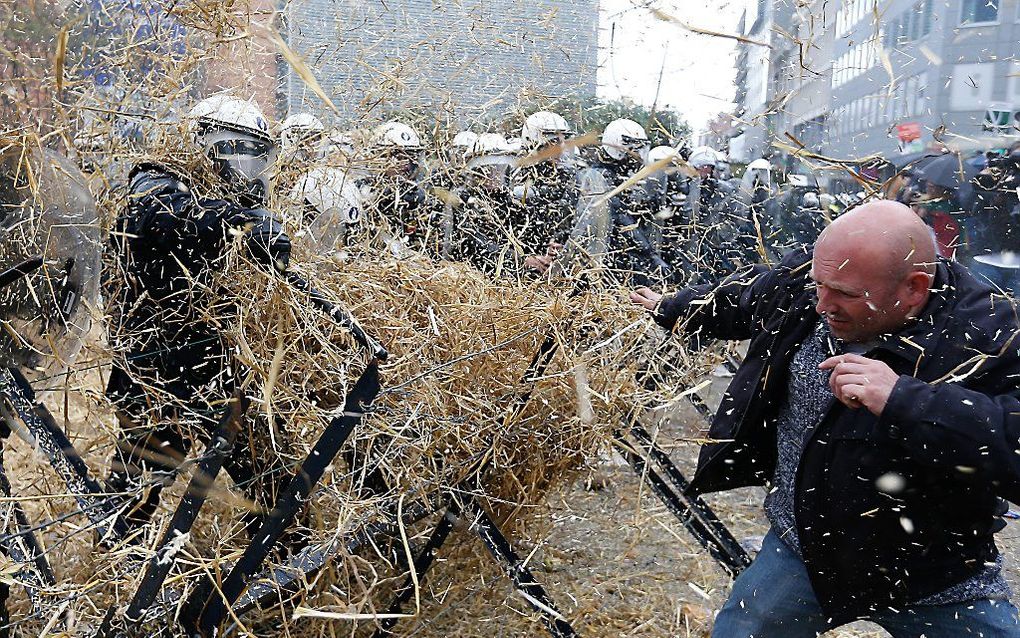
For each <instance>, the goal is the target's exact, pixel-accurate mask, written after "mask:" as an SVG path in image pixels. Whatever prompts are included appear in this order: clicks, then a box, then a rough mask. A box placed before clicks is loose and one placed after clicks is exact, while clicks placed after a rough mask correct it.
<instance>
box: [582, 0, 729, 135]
mask: <svg viewBox="0 0 1020 638" xmlns="http://www.w3.org/2000/svg"><path fill="white" fill-rule="evenodd" d="M643 4H647V3H646V2H641V1H638V2H635V1H633V0H601V3H600V5H601V13H602V16H601V28H600V34H599V72H598V82H599V95H600V96H602V97H606V98H617V97H629V98H631V99H632V100H634V101H635V102H638V103H641V104H645V105H651V104H652V103H653V102H654V101H655V95H656V87H657V86H658V84H659V81H658V80H659V71H660V69H664V71H663V74H662V84H661V87H660V88H659V97H658V104H659V105H660V106H666V105H668V106H669V107H671V108H673V109H674V110H677V111H679V112H680V113H681V114H682V115H683V116H684V117H685V118H686V119H687V122H688V123H689V124H690V125H691V128H692V129H693V131H694V132H695V133H697V132H698V131H700V130H701V129H702V128H703V127H704V125H705V123H706V122H707V121H708V120H709V119H711V118H712V117H713V116H715V114H716V113H718V112H720V111H729V110H731V109H732V108H733V96H734V90H735V88H736V87H735V85H734V77H735V75H736V69H735V68H734V61H735V58H736V42H735V41H734V40H730V39H725V38H718V37H712V36H706V35H699V34H696V33H691V32H690V31H687V30H685V29H683V28H682V27H680V26H678V25H676V24H673V23H669V22H664V21H662V20H660V19H658V18H656V17H655V16H654V15H653V14H652V13H651V12H649V11H648V10H647V9H643V8H640V7H641V5H643ZM744 5H745V2H744V0H659V1H658V2H655V6H656V7H658V8H659V9H660V10H662V11H664V12H666V13H668V14H669V15H672V16H676V17H677V18H679V19H680V20H683V21H684V22H686V23H688V24H690V25H692V26H696V27H701V28H705V29H710V30H713V31H723V32H726V33H735V32H736V30H737V23H738V21H739V20H740V14H741V12H742V11H743V9H744ZM614 26H615V29H614ZM664 61H665V67H663V62H664Z"/></svg>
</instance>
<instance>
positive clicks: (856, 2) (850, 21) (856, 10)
mask: <svg viewBox="0 0 1020 638" xmlns="http://www.w3.org/2000/svg"><path fill="white" fill-rule="evenodd" d="M874 9H875V0H849V2H847V1H844V2H843V5H842V6H841V7H840V8H839V11H837V12H836V37H837V38H842V37H843V36H845V35H846V34H847V33H850V30H851V29H853V28H854V25H856V24H857V23H858V22H860V21H861V20H863V19H864V16H866V15H867V14H868V13H869V12H871V11H874Z"/></svg>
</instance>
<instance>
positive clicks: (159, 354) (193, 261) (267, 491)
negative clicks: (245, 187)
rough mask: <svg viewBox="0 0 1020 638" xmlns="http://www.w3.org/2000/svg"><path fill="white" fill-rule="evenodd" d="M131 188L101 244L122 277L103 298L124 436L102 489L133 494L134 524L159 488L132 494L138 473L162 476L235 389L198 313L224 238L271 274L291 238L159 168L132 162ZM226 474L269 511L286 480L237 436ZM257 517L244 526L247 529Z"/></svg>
mask: <svg viewBox="0 0 1020 638" xmlns="http://www.w3.org/2000/svg"><path fill="white" fill-rule="evenodd" d="M129 181H130V187H129V195H128V205H127V208H126V210H125V211H124V213H123V214H122V215H121V216H120V217H119V218H118V219H117V221H116V229H115V232H114V233H112V239H111V241H112V246H111V248H112V251H113V253H114V255H115V258H116V263H117V266H118V267H119V269H120V271H121V273H122V275H123V277H122V278H120V279H121V280H122V281H121V285H120V287H119V288H117V289H114V290H111V291H110V293H111V297H112V298H111V301H112V302H114V312H113V313H112V314H113V316H114V324H113V333H114V334H113V335H112V340H113V345H114V347H115V348H116V349H117V350H118V351H122V352H124V353H125V355H126V356H125V357H124V360H123V363H117V364H115V365H114V367H113V370H112V371H111V373H110V379H109V384H108V386H107V395H108V396H109V397H110V399H111V400H112V401H113V402H114V404H115V405H116V408H117V416H118V420H119V422H120V426H121V429H122V436H121V441H120V443H119V451H118V454H117V457H116V458H115V459H114V460H113V466H112V470H111V474H110V478H109V483H110V488H111V490H112V491H117V492H127V493H129V494H131V497H132V500H133V507H132V508H131V510H130V512H129V513H128V515H127V517H126V518H127V521H128V523H129V524H132V525H141V524H144V523H145V522H147V520H148V519H149V518H150V517H151V515H152V513H153V512H154V511H155V508H156V506H157V504H158V501H159V493H160V491H161V489H162V487H163V485H162V484H156V485H153V486H152V487H151V488H150V489H149V490H148V494H147V495H145V494H140V493H138V490H139V487H140V486H139V482H140V478H141V474H142V471H143V470H146V469H148V470H150V471H152V472H153V473H154V474H155V475H156V476H159V475H162V476H164V477H165V478H166V479H167V481H168V482H169V481H171V480H172V479H173V475H174V471H175V469H176V468H177V467H178V465H179V464H180V462H181V460H182V459H183V458H184V456H185V455H186V454H187V452H188V450H189V449H190V447H191V445H192V441H193V440H194V439H195V438H198V439H204V438H207V437H208V434H209V433H210V431H211V430H212V429H213V428H214V427H215V425H216V423H217V421H218V419H219V417H220V416H221V415H222V413H223V402H224V401H225V400H226V399H229V398H230V397H231V395H232V394H233V392H234V386H235V383H234V373H233V365H232V360H231V357H230V354H229V352H228V350H227V346H226V344H225V343H224V341H223V339H222V337H221V336H220V333H219V330H217V328H216V327H215V326H214V325H213V324H212V323H210V322H209V321H208V320H207V319H205V318H204V317H205V314H204V313H205V310H207V308H208V306H209V299H210V294H209V290H210V287H211V286H212V285H213V276H214V274H215V273H216V271H217V270H218V269H219V268H220V267H221V266H222V262H223V260H224V255H225V252H226V249H227V247H228V240H229V237H230V234H231V232H232V231H233V232H238V231H241V230H242V229H248V230H247V233H248V235H247V238H246V245H247V247H248V249H249V252H250V254H251V256H252V257H253V258H255V259H256V260H257V261H261V262H263V263H266V264H273V265H274V266H276V267H278V268H280V269H282V268H283V267H285V266H286V263H287V261H288V260H289V255H290V240H289V239H288V238H287V235H286V234H284V233H283V231H282V228H281V227H280V224H279V222H277V221H276V220H275V219H274V218H273V217H272V215H270V214H269V213H268V212H267V211H265V210H263V209H252V208H246V207H242V206H240V205H238V204H237V203H234V202H231V201H227V200H221V199H203V198H199V197H197V196H196V195H195V194H194V193H193V192H192V191H191V189H190V188H189V186H188V184H187V183H186V182H185V181H184V180H183V179H181V178H179V177H178V176H176V175H174V174H172V173H171V172H170V171H168V170H166V169H165V168H162V167H160V166H157V165H153V164H145V165H141V166H138V167H136V168H135V169H134V170H133V171H132V172H131V175H130V178H129ZM111 281H112V280H111ZM225 468H226V470H227V472H228V473H229V474H230V476H231V477H232V478H233V479H234V481H235V482H236V483H237V484H238V485H239V486H243V488H244V490H245V491H246V493H247V494H248V495H249V496H250V497H251V498H252V499H253V500H255V501H256V502H261V503H263V504H267V505H268V504H271V503H272V501H273V500H274V497H273V492H274V485H273V484H272V483H273V480H274V479H279V478H280V477H281V476H286V473H285V472H283V471H282V470H283V469H284V468H283V466H282V464H281V462H280V461H279V460H278V459H277V458H276V456H275V455H267V454H265V450H264V449H255V446H254V445H252V444H251V441H250V437H248V436H246V434H245V432H242V434H241V435H239V437H238V440H237V441H235V443H234V450H233V453H232V455H231V457H230V458H229V459H228V461H227V462H226V464H225ZM257 522H258V521H257V520H256V519H254V518H253V519H251V520H249V522H248V525H249V530H251V529H252V526H253V525H255V524H257Z"/></svg>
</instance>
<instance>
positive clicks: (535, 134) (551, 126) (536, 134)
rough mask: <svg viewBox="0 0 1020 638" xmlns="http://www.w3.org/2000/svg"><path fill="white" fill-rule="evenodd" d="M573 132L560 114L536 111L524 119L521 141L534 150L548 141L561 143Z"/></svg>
mask: <svg viewBox="0 0 1020 638" xmlns="http://www.w3.org/2000/svg"><path fill="white" fill-rule="evenodd" d="M572 134H573V132H572V131H571V130H570V126H568V125H567V121H566V120H565V119H563V116H562V115H558V114H556V113H553V112H552V111H538V112H537V113H532V114H531V115H529V116H528V118H527V119H526V120H524V126H522V127H521V143H522V145H523V147H524V148H526V149H528V150H534V149H537V148H541V147H543V146H545V145H547V144H550V143H557V144H559V143H562V142H563V140H565V139H567V138H569V137H570V136H571V135H572Z"/></svg>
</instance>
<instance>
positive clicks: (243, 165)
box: [210, 139, 273, 180]
mask: <svg viewBox="0 0 1020 638" xmlns="http://www.w3.org/2000/svg"><path fill="white" fill-rule="evenodd" d="M272 150H273V145H272V144H271V143H269V142H266V141H263V140H254V139H227V140H219V141H216V142H213V143H212V144H211V145H210V154H211V156H212V158H213V160H216V161H220V162H223V163H225V164H226V165H227V166H229V167H230V171H231V172H232V173H234V174H236V175H238V176H240V177H242V178H244V179H246V180H253V179H257V178H259V177H262V176H264V175H265V173H266V170H267V169H268V168H269V163H270V153H271V152H272Z"/></svg>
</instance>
